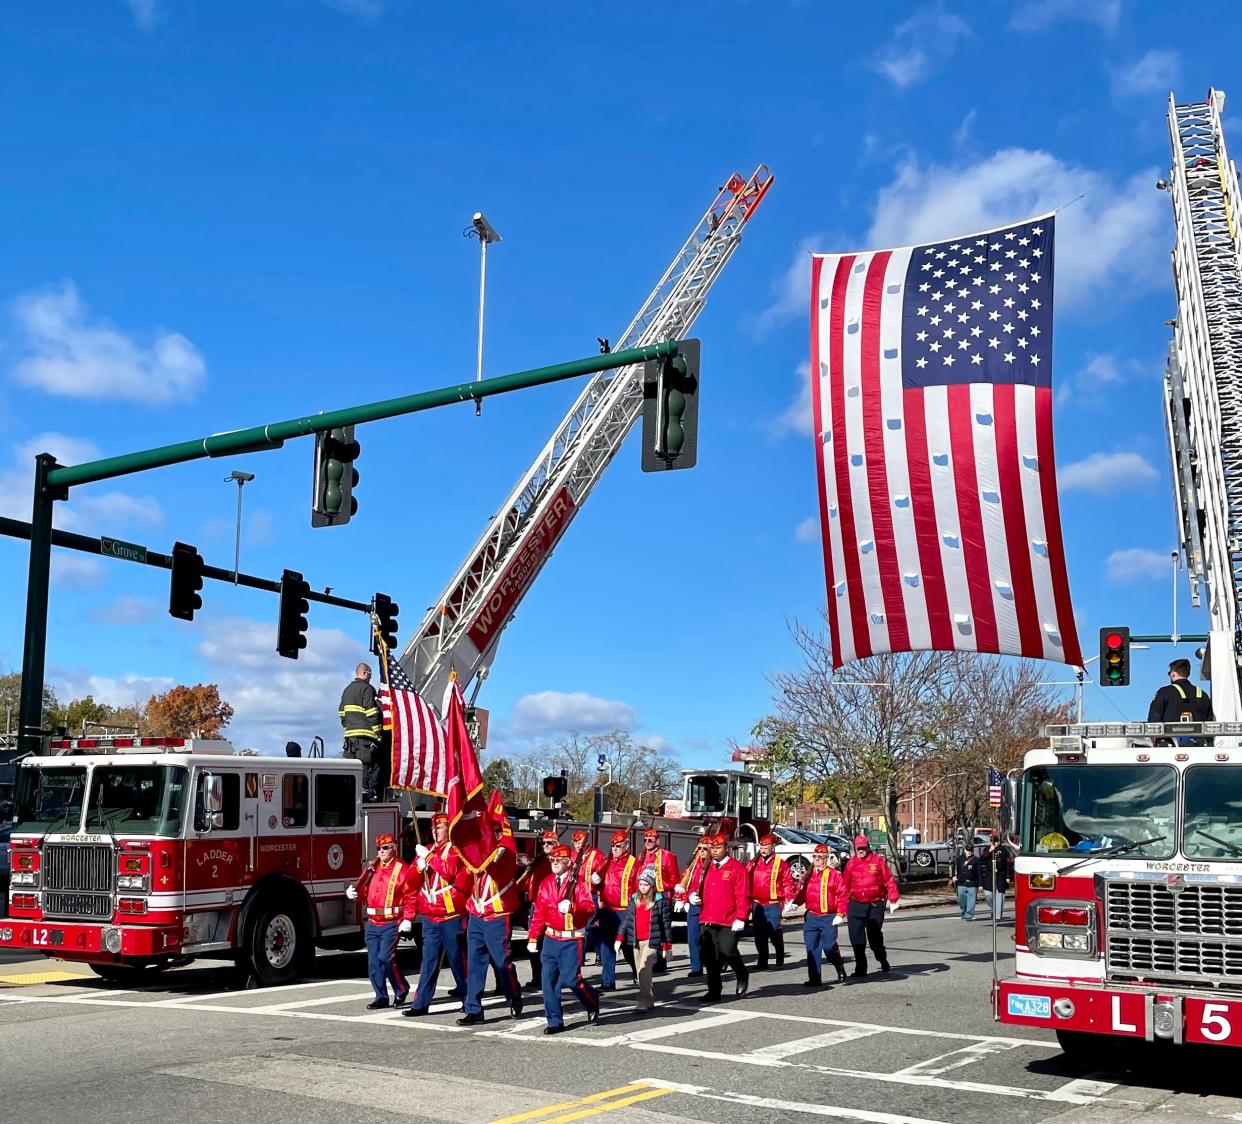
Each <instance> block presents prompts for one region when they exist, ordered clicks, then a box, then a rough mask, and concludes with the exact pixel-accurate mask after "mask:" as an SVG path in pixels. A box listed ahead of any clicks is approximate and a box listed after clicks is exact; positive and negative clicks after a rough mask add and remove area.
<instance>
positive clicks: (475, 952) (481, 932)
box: [466, 913, 522, 1015]
mask: <svg viewBox="0 0 1242 1124" xmlns="http://www.w3.org/2000/svg"><path fill="white" fill-rule="evenodd" d="M489 963H492V964H495V965H496V978H497V980H498V981H499V982H500V990H501V991H503V992H504V994H505V998H506V999H507V1000H508V1001H509V1003H510V1004H511V1005H517V1004H518V1003H521V1001H522V993H521V992H520V991H518V982H517V972H515V971H514V970H513V957H512V956H511V955H510V952H509V918H507V917H493V918H491V919H490V920H487V921H484V920H483V918H481V917H476V916H475V915H474V914H473V913H472V914H471V915H470V920H469V921H467V922H466V971H467V979H466V1014H467V1015H481V1014H482V1013H483V991H484V989H485V988H486V987H487V966H488V964H489Z"/></svg>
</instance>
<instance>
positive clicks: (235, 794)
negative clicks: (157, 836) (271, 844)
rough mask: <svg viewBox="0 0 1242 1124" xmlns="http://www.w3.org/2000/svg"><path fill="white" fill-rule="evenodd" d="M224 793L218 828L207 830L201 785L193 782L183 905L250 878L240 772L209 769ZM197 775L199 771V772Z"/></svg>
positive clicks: (247, 827)
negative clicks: (220, 783) (192, 807)
mask: <svg viewBox="0 0 1242 1124" xmlns="http://www.w3.org/2000/svg"><path fill="white" fill-rule="evenodd" d="M210 771H211V772H212V774H213V775H215V776H219V777H220V779H221V781H222V782H223V783H222V788H223V792H224V806H223V810H222V812H221V820H222V822H221V824H220V826H219V827H216V828H211V829H210V830H208V828H207V826H206V819H205V815H204V811H203V807H202V787H201V785H199V784H198V783H197V782H196V783H195V793H196V796H195V802H194V819H193V822H192V823H191V824H189V826H188V830H187V833H186V843H185V890H186V895H187V900H186V904H187V906H193V905H194V904H195V901H196V899H195V897H194V896H193V895H194V894H195V893H196V892H198V900H199V901H200V902H201V901H202V900H204V899H205V898H208V899H209V898H210V896H211V892H212V891H219V890H228V889H229V888H231V887H236V886H245V885H247V884H248V883H249V882H250V881H251V873H252V863H251V853H250V852H251V844H252V831H251V825H250V822H249V821H247V820H246V818H245V808H244V806H245V801H244V800H243V799H242V783H241V775H240V774H238V773H232V772H226V771H223V770H220V769H216V768H213V769H211V770H210ZM200 775H201V774H200Z"/></svg>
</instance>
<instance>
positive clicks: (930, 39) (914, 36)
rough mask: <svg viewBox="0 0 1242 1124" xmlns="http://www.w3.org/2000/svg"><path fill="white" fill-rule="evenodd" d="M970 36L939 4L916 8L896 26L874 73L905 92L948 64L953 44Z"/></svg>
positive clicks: (958, 19) (961, 24) (959, 19)
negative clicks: (903, 21) (944, 64)
mask: <svg viewBox="0 0 1242 1124" xmlns="http://www.w3.org/2000/svg"><path fill="white" fill-rule="evenodd" d="M969 35H970V26H969V25H968V24H967V23H966V21H965V20H963V19H962V18H961V17H960V16H957V15H954V14H953V13H952V12H947V11H945V9H944V6H943V5H942V4H939V3H937V4H932V5H930V6H928V7H925V8H920V9H919V10H918V11H917V12H915V13H914V15H912V16H911V17H910V18H909V19H908V20H906V21H905V23H902V24H899V25H898V26H897V29H896V30H895V31H894V32H893V38H892V40H891V41H890V42H889V44H888V45H887V46H886V47H885V48H884V50H883V51H882V52H881V53H880V54H879V56H877V58H876V59H875V60H874V63H873V66H874V67H875V69H876V71H877V72H878V73H880V74H882V75H884V77H885V78H887V79H888V80H889V81H890V82H892V83H893V84H894V85H896V86H899V87H900V88H901V89H903V90H904V89H905V88H906V87H908V86H913V85H914V84H915V83H917V82H921V81H923V79H924V78H927V77H929V76H930V75H931V73H932V71H933V70H935V69H936V68H937V67H939V66H940V65H941V64H943V63H944V62H946V61H948V59H949V56H950V55H952V54H953V51H954V49H955V48H956V47H957V41H958V40H959V39H964V38H966V37H967V36H969Z"/></svg>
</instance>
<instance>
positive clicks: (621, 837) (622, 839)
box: [612, 831, 630, 843]
mask: <svg viewBox="0 0 1242 1124" xmlns="http://www.w3.org/2000/svg"><path fill="white" fill-rule="evenodd" d="M612 841H613V842H614V843H628V842H629V841H630V833H629V832H628V831H614V832H613V833H612Z"/></svg>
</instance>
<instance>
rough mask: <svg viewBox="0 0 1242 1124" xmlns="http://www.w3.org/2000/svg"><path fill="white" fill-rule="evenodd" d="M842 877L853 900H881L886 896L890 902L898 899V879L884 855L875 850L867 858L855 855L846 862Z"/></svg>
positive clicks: (846, 890)
mask: <svg viewBox="0 0 1242 1124" xmlns="http://www.w3.org/2000/svg"><path fill="white" fill-rule="evenodd" d="M841 877H842V879H843V880H844V882H845V892H846V893H847V894H848V895H849V897H850V900H851V901H856V902H880V901H883V900H884V899H885V898H886V897H887V898H888V900H889V901H890V902H895V901H896V900H897V879H895V878H894V877H893V872H892V871H891V870H889V869H888V863H887V862H885V861H884V856H883V855H877V854H876V853H875V852H874V851H871V852H869V853H868V854H867V856H866V857H865V858H864V857H863V856H861V855H855V856H854V857H853V858H852V859H850V861H849V862H847V863H846V864H845V870H844V871H843V872H842V874H841Z"/></svg>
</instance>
